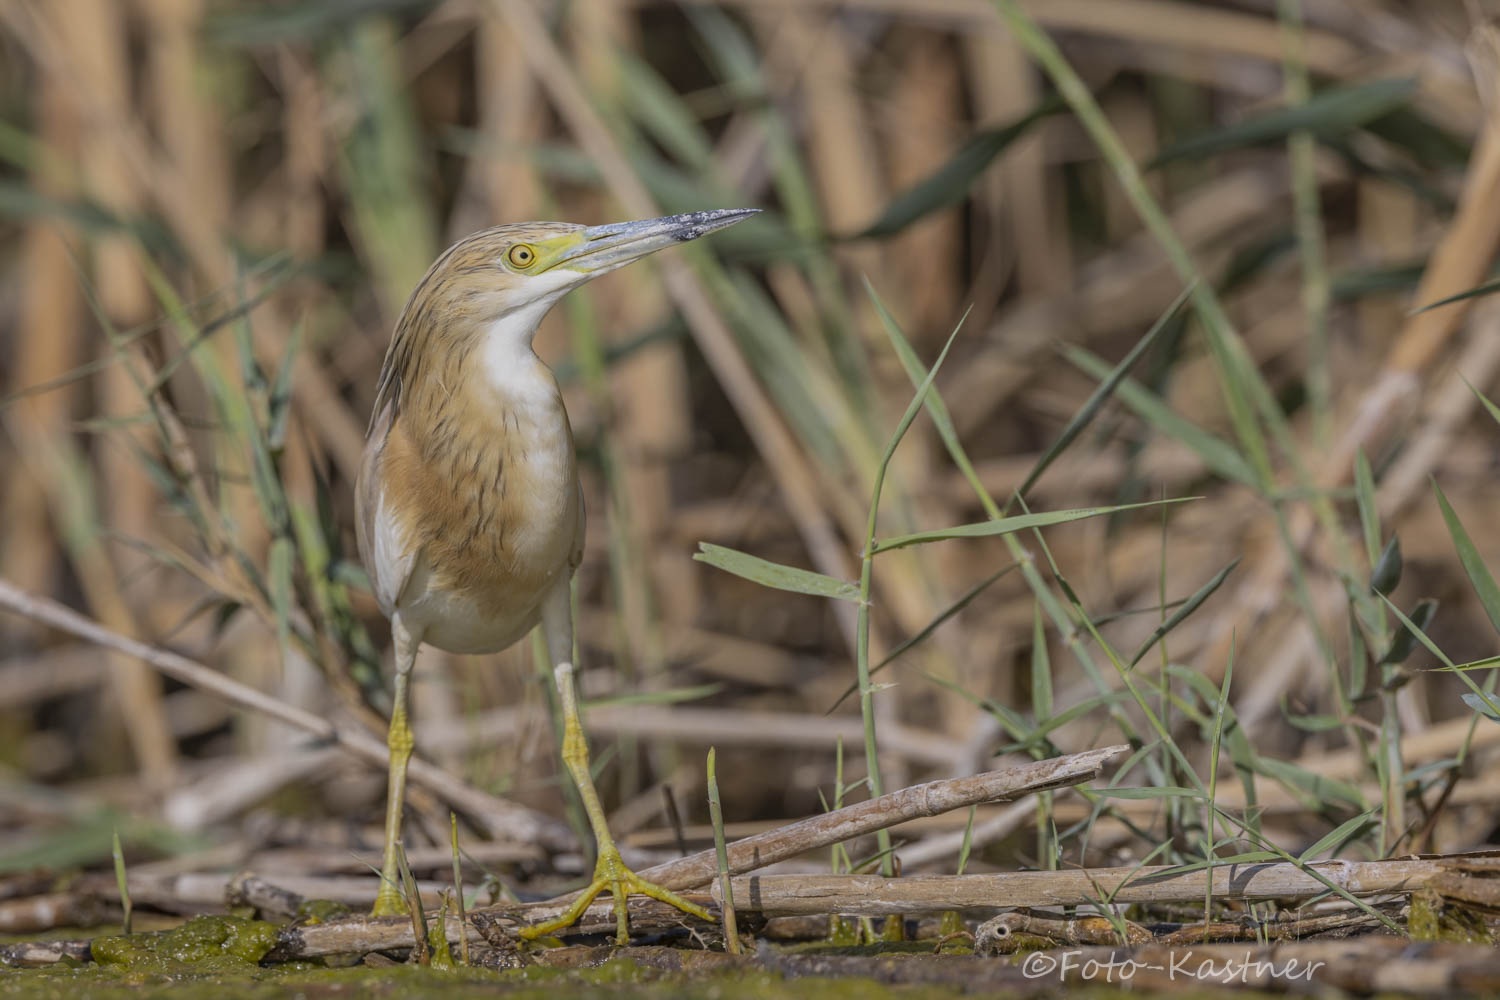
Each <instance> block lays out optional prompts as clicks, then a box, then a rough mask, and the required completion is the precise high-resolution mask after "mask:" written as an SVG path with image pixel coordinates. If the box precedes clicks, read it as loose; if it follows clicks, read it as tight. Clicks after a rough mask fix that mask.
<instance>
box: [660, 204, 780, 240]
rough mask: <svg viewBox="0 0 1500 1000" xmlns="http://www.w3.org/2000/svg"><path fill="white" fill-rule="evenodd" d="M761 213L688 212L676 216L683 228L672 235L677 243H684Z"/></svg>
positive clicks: (744, 210)
mask: <svg viewBox="0 0 1500 1000" xmlns="http://www.w3.org/2000/svg"><path fill="white" fill-rule="evenodd" d="M761 211H762V210H761V209H759V208H712V209H708V210H706V211H702V212H688V213H687V214H685V215H681V216H678V218H679V219H680V220H681V221H682V223H683V228H681V229H679V230H678V231H677V232H676V233H675V234H674V235H675V236H676V237H677V240H678V242H679V243H686V242H688V241H689V240H696V239H697V238H698V237H700V236H703V235H705V234H707V233H711V232H714V231H715V230H717V229H723V228H725V227H726V226H732V225H734V224H735V223H736V222H743V221H744V220H746V219H748V218H750V217H751V216H752V215H759V214H760V213H761Z"/></svg>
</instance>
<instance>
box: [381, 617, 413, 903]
mask: <svg viewBox="0 0 1500 1000" xmlns="http://www.w3.org/2000/svg"><path fill="white" fill-rule="evenodd" d="M391 633H392V635H393V637H394V638H395V640H396V691H395V698H394V704H393V705H392V706H391V726H390V730H389V731H388V732H387V734H386V746H388V747H390V751H391V761H390V766H389V768H388V770H387V783H386V804H385V851H384V854H383V855H382V859H381V864H380V891H379V892H378V893H376V895H375V908H374V909H373V910H372V911H371V913H372V914H374V915H375V916H377V917H388V916H393V915H396V914H404V913H406V912H407V909H406V899H405V897H404V895H403V893H402V892H401V871H400V868H399V866H398V865H397V864H396V845H397V844H398V843H399V842H400V841H401V816H402V813H403V811H404V810H405V807H406V764H407V762H408V761H409V760H411V751H412V747H413V745H414V740H413V738H412V733H411V724H410V722H409V721H408V716H407V711H406V703H407V682H408V680H409V678H410V677H411V668H412V665H413V664H414V663H415V662H416V658H417V646H418V644H419V642H420V640H419V639H417V638H416V637H414V636H412V635H411V634H409V633H408V632H407V631H406V628H405V626H404V625H403V624H402V623H401V621H400V619H399V617H398V618H395V619H393V620H392V621H391Z"/></svg>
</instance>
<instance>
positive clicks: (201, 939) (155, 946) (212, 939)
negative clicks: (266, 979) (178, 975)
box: [90, 917, 280, 972]
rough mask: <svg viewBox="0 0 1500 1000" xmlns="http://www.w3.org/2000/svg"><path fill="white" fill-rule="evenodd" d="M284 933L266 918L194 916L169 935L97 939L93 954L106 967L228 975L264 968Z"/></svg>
mask: <svg viewBox="0 0 1500 1000" xmlns="http://www.w3.org/2000/svg"><path fill="white" fill-rule="evenodd" d="M279 931H280V928H279V927H278V926H277V925H276V924H271V923H266V922H265V921H263V920H247V919H245V918H244V917H194V918H193V919H192V920H189V921H187V922H186V923H184V924H183V925H182V926H180V927H174V928H172V929H171V930H167V931H152V932H150V933H146V934H119V935H114V936H109V937H97V938H95V939H94V940H93V943H92V945H91V946H90V950H91V951H92V952H93V955H94V961H95V962H97V963H98V964H99V966H100V967H101V968H105V969H110V968H117V969H122V970H136V971H142V970H148V971H160V972H176V971H189V970H191V971H201V972H215V971H225V972H228V971H233V970H234V969H237V968H241V967H245V966H255V965H258V964H259V962H260V960H261V959H263V958H265V957H266V953H267V952H269V951H270V950H271V949H272V948H273V947H275V945H276V935H277V933H278V932H279Z"/></svg>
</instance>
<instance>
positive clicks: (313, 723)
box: [0, 579, 577, 851]
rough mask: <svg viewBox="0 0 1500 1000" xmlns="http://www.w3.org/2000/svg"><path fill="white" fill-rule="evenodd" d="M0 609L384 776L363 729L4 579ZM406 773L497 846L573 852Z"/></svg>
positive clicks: (547, 823)
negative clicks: (329, 747)
mask: <svg viewBox="0 0 1500 1000" xmlns="http://www.w3.org/2000/svg"><path fill="white" fill-rule="evenodd" d="M0 608H4V609H6V610H9V611H13V612H15V613H16V614H18V615H20V616H21V617H23V618H27V619H30V620H31V621H35V622H40V623H42V624H43V625H48V626H50V627H52V628H55V629H59V630H61V631H63V632H67V633H69V634H70V635H75V636H78V637H79V638H80V639H86V640H88V641H89V642H92V643H95V644H97V645H100V646H103V647H105V648H107V649H113V650H118V651H120V652H122V653H126V654H128V655H130V656H133V657H135V658H136V659H138V660H141V661H143V662H145V663H148V664H150V665H151V666H152V667H155V668H156V669H157V670H160V671H161V672H162V673H164V674H166V675H167V676H168V677H172V678H174V679H176V680H179V681H181V682H182V683H184V684H187V685H189V686H191V687H195V688H198V689H199V690H201V691H206V692H208V693H209V694H211V695H215V696H217V697H219V698H223V699H224V700H225V701H227V702H229V703H230V704H231V705H235V706H237V707H239V708H243V709H247V710H249V711H252V712H259V713H261V714H262V715H266V716H268V717H270V718H272V719H275V720H276V721H278V722H283V723H286V724H287V725H289V726H292V727H294V728H296V729H300V730H302V731H303V732H306V733H308V734H310V735H312V736H313V737H314V738H316V739H318V740H321V741H325V742H327V743H330V744H333V745H335V746H338V747H340V748H342V749H344V750H346V751H348V752H349V753H350V754H352V755H354V756H356V757H359V758H360V759H362V760H364V761H366V762H368V763H370V764H372V765H374V766H375V767H377V768H381V769H384V768H385V767H386V765H387V764H388V763H389V759H390V751H389V749H388V748H387V747H386V745H385V740H383V739H380V738H378V737H376V736H374V735H373V734H371V733H369V732H366V731H365V730H363V729H359V728H356V727H352V726H348V725H340V724H339V723H337V722H334V721H333V720H331V719H327V718H324V717H323V716H321V715H315V714H314V713H312V712H308V711H304V710H303V709H300V708H297V707H296V706H294V705H288V704H287V703H286V702H283V701H279V700H277V699H276V698H273V697H271V696H270V695H268V694H266V693H264V692H263V691H257V690H256V689H255V688H253V687H250V686H248V685H245V684H241V683H239V682H238V681H235V680H231V679H230V678H229V677H226V676H225V675H223V674H221V673H219V672H218V671H217V670H214V669H212V668H210V667H207V666H204V665H203V664H201V663H198V662H196V661H194V660H190V659H188V658H187V657H186V656H182V655H181V654H178V653H174V652H172V651H171V650H167V649H161V648H159V647H156V646H150V645H147V644H146V643H144V642H138V641H136V640H134V639H131V638H129V637H128V636H124V635H121V634H120V633H118V632H114V631H111V630H110V629H108V628H105V627H104V626H103V625H101V624H99V623H98V622H96V621H94V620H93V619H90V618H88V617H86V616H84V615H81V614H79V613H78V612H76V611H74V610H72V609H71V608H68V607H66V606H64V605H62V604H59V603H58V602H56V601H54V600H51V599H50V598H46V597H42V596H40V595H38V594H30V593H27V592H26V591H24V590H22V589H21V588H19V587H17V586H16V585H15V584H12V583H10V582H9V581H7V580H3V579H0ZM408 773H409V774H410V775H411V780H412V781H413V782H415V783H417V784H419V785H421V786H423V787H424V788H426V789H427V790H428V791H430V792H432V793H433V794H434V795H437V796H438V797H439V798H441V799H443V800H444V801H446V802H448V803H449V804H451V805H453V806H455V807H457V808H458V809H460V810H462V811H463V812H464V813H467V814H468V815H471V816H473V817H475V818H476V819H479V820H481V821H482V822H483V823H484V825H485V827H486V828H487V829H488V830H489V832H490V834H491V835H492V836H494V837H496V838H500V839H505V840H516V841H520V842H522V843H535V844H539V845H542V846H544V847H546V848H548V849H549V850H555V851H566V850H573V849H576V847H577V841H576V839H575V838H574V836H573V833H572V831H570V830H569V829H568V828H567V826H566V825H564V824H562V823H559V822H557V821H556V820H554V819H552V818H551V817H550V816H545V815H543V814H542V813H539V812H535V811H534V810H531V809H527V808H525V807H524V806H519V805H516V804H515V803H513V802H506V801H504V800H502V799H497V798H495V797H494V796H492V795H488V794H486V793H484V792H481V791H480V790H479V789H477V788H474V787H472V786H470V785H467V784H465V783H464V782H462V781H459V780H458V779H457V778H454V777H453V776H452V775H450V774H448V773H447V772H445V771H443V770H442V769H441V768H438V767H436V766H435V765H433V764H430V763H428V762H427V761H425V760H421V759H419V758H417V757H413V758H412V760H411V764H410V769H409V771H408Z"/></svg>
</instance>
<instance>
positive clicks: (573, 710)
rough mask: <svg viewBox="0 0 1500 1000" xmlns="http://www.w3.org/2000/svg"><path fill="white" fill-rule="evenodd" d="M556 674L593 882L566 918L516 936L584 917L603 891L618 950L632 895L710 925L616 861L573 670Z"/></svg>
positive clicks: (692, 907) (565, 665)
mask: <svg viewBox="0 0 1500 1000" xmlns="http://www.w3.org/2000/svg"><path fill="white" fill-rule="evenodd" d="M556 675H557V693H558V696H559V698H560V699H561V701H562V710H563V750H562V759H563V763H564V764H565V765H566V766H567V768H568V773H569V774H571V775H572V776H573V782H574V783H575V784H576V785H577V786H578V794H579V795H580V796H581V797H582V799H583V808H584V810H585V811H586V812H587V813H588V815H589V825H590V826H592V827H593V828H594V841H595V843H596V844H597V845H598V852H597V853H598V861H597V863H596V864H595V865H594V880H593V881H592V882H590V883H589V885H588V887H587V888H585V889H584V890H583V893H582V894H581V895H580V896H579V897H578V898H577V899H576V900H574V902H573V905H572V906H570V907H568V910H567V912H566V913H564V914H562V915H561V916H560V917H558V918H556V919H555V920H549V921H547V922H546V923H542V924H533V925H531V926H529V927H523V928H521V930H520V932H519V933H520V935H521V936H522V937H523V938H537V937H541V936H542V935H544V934H552V933H554V932H556V931H559V930H562V929H563V928H564V927H568V926H570V925H571V924H573V923H575V922H577V920H578V918H579V917H581V916H583V911H584V910H586V909H588V905H589V904H590V903H592V902H593V901H594V898H595V897H596V896H598V895H599V893H601V892H603V891H604V890H605V889H608V890H609V892H610V895H612V896H613V897H614V903H615V940H616V941H617V942H619V943H620V944H622V945H623V944H628V943H629V942H630V928H629V919H628V917H627V915H626V907H625V897H626V896H628V895H629V894H630V893H632V892H634V893H639V894H641V895H643V896H650V897H651V898H653V899H659V900H661V901H662V902H663V903H668V904H670V905H672V906H675V907H677V908H678V909H679V910H682V911H683V912H685V913H691V914H692V915H693V916H695V917H698V918H699V919H702V920H707V921H710V922H712V921H713V919H714V918H713V914H711V913H709V912H708V911H707V910H705V909H704V908H703V907H701V906H699V905H697V904H696V903H690V902H688V901H687V900H686V899H683V898H682V897H681V896H679V895H677V893H675V892H673V891H672V890H670V889H665V888H663V887H661V886H659V885H656V884H655V883H653V882H647V881H646V880H645V879H643V878H641V877H640V876H639V875H637V874H636V873H635V872H633V871H631V870H630V869H629V868H627V867H625V862H624V861H623V860H621V858H620V850H619V848H617V847H616V846H615V841H614V838H613V837H611V836H610V834H609V825H608V823H607V822H606V821H605V818H604V807H603V806H601V805H600V804H599V792H598V790H597V789H595V788H594V779H593V776H592V775H591V774H590V773H589V748H588V744H587V743H586V742H585V741H584V738H583V724H582V722H581V721H580V720H579V718H578V698H577V696H576V694H575V693H574V690H573V665H572V664H571V663H569V662H567V661H566V660H563V661H561V662H558V664H557V668H556Z"/></svg>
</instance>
